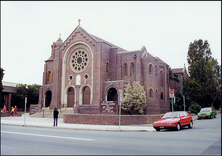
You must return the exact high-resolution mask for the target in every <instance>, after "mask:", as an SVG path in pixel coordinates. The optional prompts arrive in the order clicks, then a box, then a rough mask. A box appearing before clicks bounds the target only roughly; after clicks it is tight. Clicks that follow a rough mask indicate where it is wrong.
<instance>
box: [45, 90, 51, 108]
mask: <svg viewBox="0 0 222 156" xmlns="http://www.w3.org/2000/svg"><path fill="white" fill-rule="evenodd" d="M51 100H52V92H51V91H50V90H48V91H47V92H46V93H45V107H49V106H50V103H51Z"/></svg>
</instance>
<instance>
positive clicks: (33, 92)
mask: <svg viewBox="0 0 222 156" xmlns="http://www.w3.org/2000/svg"><path fill="white" fill-rule="evenodd" d="M16 87H17V92H16V93H12V106H15V105H16V106H17V107H18V108H20V109H23V108H24V105H25V95H27V96H28V97H27V108H29V107H30V104H38V98H39V88H40V85H37V84H33V85H27V84H18V85H16Z"/></svg>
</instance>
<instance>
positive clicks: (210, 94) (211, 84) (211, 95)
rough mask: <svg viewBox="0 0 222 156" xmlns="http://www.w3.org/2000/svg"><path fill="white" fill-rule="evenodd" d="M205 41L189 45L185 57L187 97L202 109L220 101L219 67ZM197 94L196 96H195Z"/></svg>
mask: <svg viewBox="0 0 222 156" xmlns="http://www.w3.org/2000/svg"><path fill="white" fill-rule="evenodd" d="M211 55H212V52H211V49H210V44H209V43H208V41H207V40H205V41H204V42H203V40H201V39H199V40H195V41H194V42H193V43H190V45H189V49H188V55H187V61H188V72H189V74H190V81H191V82H189V85H188V88H189V87H191V88H189V89H188V90H189V95H190V97H191V99H192V100H193V101H195V102H196V103H197V104H200V105H201V106H202V107H206V106H212V105H215V104H216V103H215V102H216V101H218V100H220V96H221V92H220V91H219V90H220V88H221V87H220V81H221V74H220V71H221V66H219V65H218V62H217V60H216V59H214V58H213V57H212V56H211ZM195 92H197V93H198V94H195Z"/></svg>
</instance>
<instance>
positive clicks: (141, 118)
mask: <svg viewBox="0 0 222 156" xmlns="http://www.w3.org/2000/svg"><path fill="white" fill-rule="evenodd" d="M159 117H160V115H121V125H131V124H132V125H134V124H135V125H136V124H151V123H153V122H154V121H155V120H157V119H159ZM63 122H64V123H73V124H74V123H78V124H94V125H119V116H118V115H104V114H64V115H63Z"/></svg>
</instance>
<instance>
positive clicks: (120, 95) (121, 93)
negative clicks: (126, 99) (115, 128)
mask: <svg viewBox="0 0 222 156" xmlns="http://www.w3.org/2000/svg"><path fill="white" fill-rule="evenodd" d="M122 100H123V90H121V89H119V131H120V121H121V102H122Z"/></svg>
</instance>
